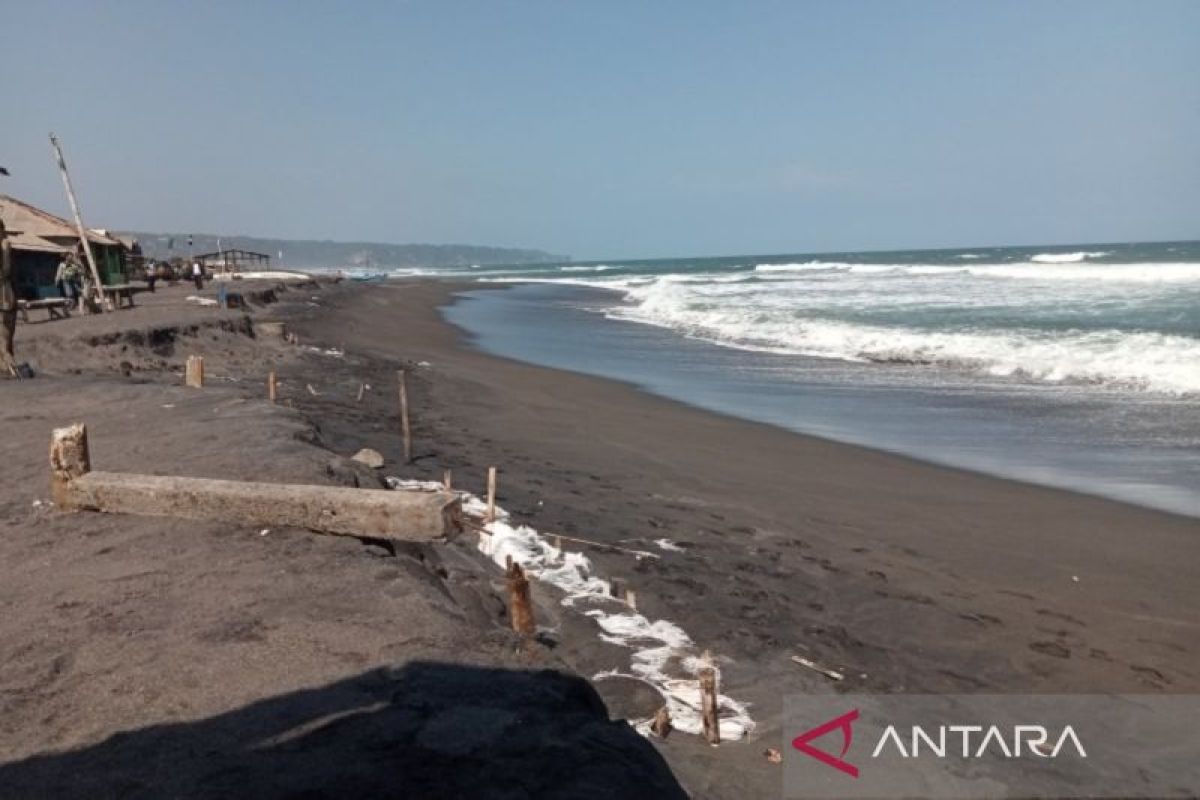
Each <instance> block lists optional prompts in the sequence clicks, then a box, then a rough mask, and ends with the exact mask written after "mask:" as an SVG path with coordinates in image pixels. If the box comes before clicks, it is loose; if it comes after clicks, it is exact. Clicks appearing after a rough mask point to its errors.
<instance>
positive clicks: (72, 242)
mask: <svg viewBox="0 0 1200 800" xmlns="http://www.w3.org/2000/svg"><path fill="white" fill-rule="evenodd" d="M0 219H3V220H4V225H5V227H7V228H8V231H9V242H11V243H12V258H13V276H14V277H13V282H14V284H15V288H16V292H17V297H19V298H21V299H22V300H38V299H41V298H47V297H57V296H58V287H56V286H55V285H54V273H55V271H56V270H57V269H58V263H59V261H61V260H62V258H63V256H64V255H66V254H67V253H70V252H73V251H77V250H78V249H79V234H78V232H77V231H76V230H75V226H74V225H72V224H71V223H70V222H67V221H66V220H65V219H63V218H62V217H58V216H55V215H54V214H51V213H50V212H49V211H43V210H42V209H40V208H37V207H36V206H32V205H30V204H29V203H25V202H23V201H21V200H17V199H16V198H14V197H9V196H8V195H3V194H0ZM88 241H89V242H90V243H91V246H92V254H93V255H94V256H95V257H96V267H97V269H98V270H99V271H100V280H101V282H103V283H104V284H105V285H106V286H111V285H114V284H121V283H126V282H127V277H126V272H127V269H126V264H125V256H124V253H125V248H124V247H123V246H122V244H121V242H119V241H117V240H116V239H115V238H113V237H111V236H109V235H107V234H106V233H104V232H101V231H94V230H93V231H88Z"/></svg>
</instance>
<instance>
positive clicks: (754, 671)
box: [297, 283, 1200, 797]
mask: <svg viewBox="0 0 1200 800" xmlns="http://www.w3.org/2000/svg"><path fill="white" fill-rule="evenodd" d="M474 288H477V287H474ZM453 291H454V287H450V286H447V285H445V284H436V283H412V284H407V285H404V286H399V287H391V286H389V287H377V288H375V289H372V290H367V291H362V290H356V289H347V290H344V291H343V290H340V289H339V290H338V291H337V292H335V293H333V295H332V296H331V297H330V299H329V303H330V306H331V307H332V308H336V309H337V313H336V314H325V313H322V314H319V315H312V317H311V318H310V319H308V320H305V321H303V322H300V323H298V325H297V329H298V330H301V331H302V332H304V333H305V334H306V335H308V336H310V337H315V338H318V339H321V340H323V341H326V342H331V343H344V344H345V346H346V347H347V348H349V349H350V350H351V351H354V352H363V353H369V354H374V355H377V356H380V357H391V358H395V357H397V356H399V355H401V354H403V355H404V356H406V357H408V358H410V359H417V360H425V361H428V362H430V364H431V367H430V368H429V369H427V370H421V371H419V372H418V378H419V380H418V382H417V383H416V386H415V389H414V390H413V393H414V396H415V401H414V402H415V403H416V409H417V415H418V418H417V423H416V425H417V427H416V431H417V436H418V447H417V449H418V452H419V453H421V454H422V455H423V456H425V457H423V458H422V459H421V460H420V461H419V464H418V466H417V468H414V469H411V470H409V471H408V473H407V474H410V475H413V476H424V477H435V476H438V475H440V471H441V469H442V468H443V467H450V468H452V469H454V471H455V475H456V476H459V477H458V478H456V482H458V483H460V484H461V485H463V486H470V487H474V488H475V490H476V491H480V490H481V489H482V485H483V479H482V471H483V469H484V468H485V467H486V465H487V464H489V463H495V464H498V465H500V467H501V469H502V480H501V492H500V495H501V498H500V499H501V503H502V504H503V505H505V506H506V507H507V508H509V509H510V510H511V511H513V512H514V513H515V514H516V515H517V516H518V518H519V519H520V520H522V521H527V522H528V523H529V524H531V525H533V526H534V527H536V528H538V529H539V530H543V531H557V532H561V533H565V534H575V535H578V536H582V537H585V538H592V539H598V540H603V541H608V542H621V543H625V544H632V545H634V546H635V547H644V548H647V549H654V545H653V544H652V542H653V540H654V539H658V538H661V537H666V538H670V539H672V540H674V541H677V542H679V543H681V544H684V545H686V546H687V549H686V552H684V553H664V558H663V559H662V561H661V562H652V561H643V562H641V563H637V562H635V561H634V560H633V559H632V558H630V557H628V556H622V555H618V554H612V553H605V552H600V551H598V550H593V551H592V552H589V555H590V556H591V557H592V559H593V560H594V561H595V562H596V563H598V564H599V565H600V567H601V569H600V571H601V573H602V574H605V575H611V576H616V577H623V578H626V579H627V580H628V581H629V583H630V584H631V585H632V586H633V587H635V588H636V589H637V592H638V602H639V609H640V610H644V613H646V615H647V616H648V617H650V618H651V619H654V618H656V617H661V618H665V619H668V620H672V621H675V622H677V623H679V624H681V625H682V626H683V627H684V628H685V629H686V630H687V631H688V632H689V633H690V634H691V635H692V637H693V638H694V639H695V640H696V641H697V642H698V644H699V645H700V646H701V647H712V648H713V649H714V651H716V652H717V653H718V654H719V655H720V656H722V657H724V658H726V659H727V661H725V662H724V663H723V670H724V679H725V684H724V687H723V691H726V692H727V693H728V694H730V695H732V696H733V697H735V698H738V699H740V700H747V701H751V702H752V703H753V704H754V714H755V717H756V719H757V721H758V722H759V723H760V730H759V736H758V737H757V741H755V742H753V743H745V744H734V745H730V746H727V747H722V748H720V750H719V752H718V751H712V750H710V749H709V748H706V747H699V746H697V743H696V741H695V740H694V739H691V738H688V737H680V738H672V739H670V740H669V741H668V742H667V743H666V744H665V745H660V747H661V749H662V751H663V752H664V753H665V754H666V755H667V758H668V760H669V761H670V763H671V765H672V767H673V768H675V770H676V773H677V774H678V775H680V776H681V778H682V779H683V781H684V783H685V785H686V786H687V787H688V788H689V789H690V790H692V791H694V792H696V793H698V794H699V795H701V796H718V795H720V796H729V797H748V796H771V795H772V794H777V793H778V780H779V778H778V774H777V773H773V772H772V768H771V767H770V766H768V765H767V764H766V763H765V762H764V761H763V759H762V756H761V751H762V749H763V748H764V747H766V746H776V747H777V746H779V743H780V734H781V731H780V728H779V724H780V720H779V715H780V712H781V698H782V697H783V696H784V695H786V694H788V693H791V692H804V691H814V690H819V691H827V690H828V689H827V687H828V682H827V681H826V679H824V678H822V677H820V676H818V675H815V674H814V673H811V672H808V671H807V670H804V669H803V668H801V667H799V666H797V665H796V664H794V663H793V662H791V661H790V659H789V657H790V656H791V655H792V654H797V653H799V654H804V655H807V656H808V657H809V658H811V659H813V660H815V661H817V662H819V663H822V664H826V665H829V666H832V667H835V668H837V669H839V670H842V671H844V672H845V673H846V674H847V675H848V677H847V680H846V681H845V682H844V683H842V684H839V685H838V686H837V689H838V690H846V691H889V692H974V691H981V692H1039V693H1047V692H1102V691H1124V692H1160V691H1161V692H1192V691H1196V690H1197V689H1200V660H1198V659H1197V651H1198V650H1200V566H1198V565H1200V525H1198V524H1197V522H1196V520H1194V519H1189V518H1185V517H1178V516H1173V515H1170V514H1166V513H1161V512H1156V511H1151V510H1146V509H1141V508H1137V507H1133V506H1128V505H1124V504H1121V503H1117V502H1112V501H1108V500H1104V499H1100V498H1095V497H1090V496H1085V495H1080V494H1075V493H1071V492H1066V491H1060V490H1053V489H1046V488H1042V487H1037V486H1032V485H1027V484H1022V483H1018V482H1014V481H1007V480H1001V479H997V478H991V477H987V476H982V475H978V474H974V473H969V472H964V471H959V470H954V469H949V468H944V467H938V466H933V465H929V464H925V463H921V462H917V461H914V460H911V459H906V458H903V457H898V456H893V455H888V454H884V453H879V452H875V451H871V450H867V449H863V448H858V447H853V446H849V445H843V444H838V443H832V442H828V441H825V440H821V439H816V438H811V437H806V436H801V435H797V434H793V433H790V432H785V431H782V430H779V429H776V428H772V427H769V426H765V425H758V424H754V423H748V422H744V421H741V420H736V419H730V418H726V417H722V416H719V415H716V414H712V413H709V412H705V411H700V410H696V409H692V408H690V407H687V406H684V405H681V404H678V403H674V402H671V401H669V400H664V399H660V398H657V397H653V396H650V395H647V394H644V393H642V392H639V391H637V390H636V389H634V388H632V387H628V386H624V385H621V384H619V383H615V382H611V381H606V380H602V379H597V378H593V377H589V376H584V375H578V374H573V373H566V372H561V371H556V370H551V369H546V368H542V367H537V366H531V365H527V364H523V363H518V362H514V361H510V360H506V359H502V358H497V357H494V356H490V355H486V354H482V353H479V352H477V351H475V350H473V349H471V348H470V347H469V345H467V344H466V343H465V342H464V341H463V337H462V335H461V334H460V332H458V331H457V330H456V329H453V328H452V327H450V326H449V325H447V324H446V323H444V322H443V321H442V320H441V317H440V315H439V314H438V313H436V311H435V310H434V309H435V308H436V307H437V306H439V305H442V304H445V303H447V302H450V300H451V297H452V293H453ZM389 455H394V452H393V453H389ZM610 666H614V665H612V664H607V663H600V664H595V665H592V666H591V667H589V665H588V664H578V665H577V667H578V669H579V670H580V671H581V672H583V673H584V674H587V673H588V672H589V669H602V668H607V667H610ZM864 675H865V677H863V676H864Z"/></svg>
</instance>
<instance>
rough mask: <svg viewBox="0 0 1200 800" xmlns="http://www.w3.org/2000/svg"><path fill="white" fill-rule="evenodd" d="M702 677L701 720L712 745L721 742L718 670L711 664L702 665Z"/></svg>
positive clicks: (706, 738)
mask: <svg viewBox="0 0 1200 800" xmlns="http://www.w3.org/2000/svg"><path fill="white" fill-rule="evenodd" d="M697 675H698V677H699V678H700V721H701V723H702V724H703V725H704V739H705V741H707V742H708V743H709V744H711V745H714V746H715V745H718V744H720V743H721V724H720V721H719V720H718V718H717V671H716V669H714V668H713V667H711V666H708V667H701V668H700V671H699V673H697Z"/></svg>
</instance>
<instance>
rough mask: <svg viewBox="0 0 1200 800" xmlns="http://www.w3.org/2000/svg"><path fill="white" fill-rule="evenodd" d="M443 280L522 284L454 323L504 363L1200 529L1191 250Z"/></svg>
mask: <svg viewBox="0 0 1200 800" xmlns="http://www.w3.org/2000/svg"><path fill="white" fill-rule="evenodd" d="M413 272H414V271H411V270H410V271H400V273H401V274H405V273H407V274H412V273H413ZM430 272H434V271H430ZM436 274H437V275H439V276H444V277H448V278H455V279H459V280H461V279H464V278H466V279H470V280H475V281H479V282H481V283H490V284H496V283H502V284H512V286H511V287H510V288H509V290H508V291H503V292H497V291H480V292H469V293H467V297H466V298H464V300H463V301H462V302H459V303H456V304H455V305H454V306H452V307H451V308H449V309H448V310H447V312H446V313H447V316H448V318H449V319H450V320H451V321H452V322H453V323H455V324H456V325H459V326H460V327H462V328H463V329H465V330H466V331H468V332H469V333H470V334H471V335H472V336H473V337H474V338H475V340H476V341H477V343H478V345H479V346H480V347H482V348H483V349H485V350H487V351H490V352H493V353H496V354H499V355H504V356H508V357H512V358H517V359H521V360H525V361H529V362H533V363H538V364H543V365H546V366H553V367H559V368H565V369H572V370H576V371H580V372H587V373H592V374H597V375H602V376H604V377H609V378H616V379H620V380H624V381H628V382H630V383H633V384H635V385H637V386H639V387H642V388H644V389H646V390H647V391H651V392H655V393H658V394H661V395H664V396H667V397H670V398H673V399H676V400H680V401H682V402H686V403H689V404H692V405H697V406H700V407H704V408H708V409H711V410H714V411H719V412H721V413H725V414H730V415H733V416H738V417H743V418H746V419H750V420H755V421H759V422H765V423H768V424H772V425H777V426H780V427H784V428H787V429H789V430H794V431H798V432H802V433H809V434H814V435H818V436H824V437H827V438H831V439H837V440H840V441H846V442H851V443H855V444H861V445H866V446H869V447H874V448H878V449H883V450H889V451H893V452H897V453H901V454H904V455H908V456H912V457H915V458H919V459H923V460H928V461H934V462H938V463H943V464H948V465H952V466H959V467H966V468H970V469H974V470H979V471H983V472H988V473H992V474H997V475H1002V476H1005V477H1011V478H1016V479H1020V480H1025V481H1030V482H1034V483H1042V484H1047V485H1052V486H1060V487H1066V488H1071V489H1075V490H1080V491H1084V492H1089V493H1095V494H1100V495H1105V496H1109V497H1113V498H1117V499H1121V500H1126V501H1130V502H1134V503H1139V504H1143V505H1148V506H1152V507H1156V508H1161V509H1164V510H1169V511H1174V512H1178V513H1184V514H1190V515H1196V516H1200V449H1198V445H1200V242H1165V243H1127V244H1097V245H1090V244H1089V245H1074V246H1069V247H997V248H965V249H957V250H916V251H898V252H870V253H821V254H788V255H775V256H737V257H722V258H682V259H656V260H649V261H616V260H611V261H606V262H590V263H564V264H556V265H532V266H513V267H486V268H470V269H463V270H440V271H436ZM865 488H866V487H865Z"/></svg>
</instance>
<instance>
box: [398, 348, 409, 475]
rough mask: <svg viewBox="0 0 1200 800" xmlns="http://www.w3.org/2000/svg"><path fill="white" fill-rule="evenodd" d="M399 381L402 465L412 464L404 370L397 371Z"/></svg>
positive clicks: (406, 382)
mask: <svg viewBox="0 0 1200 800" xmlns="http://www.w3.org/2000/svg"><path fill="white" fill-rule="evenodd" d="M396 376H397V377H398V378H399V380H400V428H401V431H402V432H403V433H404V463H405V464H411V463H412V428H410V427H409V424H408V379H407V376H406V375H405V372H404V370H398V371H397V372H396Z"/></svg>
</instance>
